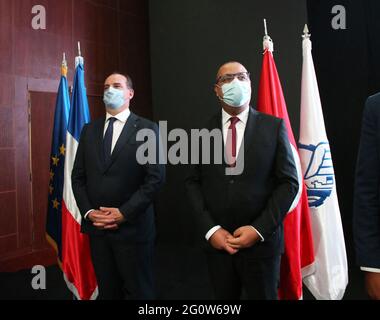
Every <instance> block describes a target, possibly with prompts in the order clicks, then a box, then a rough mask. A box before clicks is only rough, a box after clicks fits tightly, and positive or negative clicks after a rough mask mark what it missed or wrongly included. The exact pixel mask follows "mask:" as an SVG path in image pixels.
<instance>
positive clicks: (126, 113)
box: [106, 108, 131, 123]
mask: <svg viewBox="0 0 380 320" xmlns="http://www.w3.org/2000/svg"><path fill="white" fill-rule="evenodd" d="M130 115H131V110H129V108H128V109H126V110H124V111H122V112H120V113H118V114H117V115H116V116H113V115H111V114H109V113H108V112H107V113H106V123H107V121H108V120H109V119H110V118H116V119H117V120H119V121H120V122H123V123H126V122H127V120H128V118H129V116H130Z"/></svg>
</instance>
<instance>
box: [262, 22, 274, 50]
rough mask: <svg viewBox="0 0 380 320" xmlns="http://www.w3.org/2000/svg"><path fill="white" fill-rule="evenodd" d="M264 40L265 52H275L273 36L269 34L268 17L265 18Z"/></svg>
mask: <svg viewBox="0 0 380 320" xmlns="http://www.w3.org/2000/svg"><path fill="white" fill-rule="evenodd" d="M264 33H265V35H264V41H263V50H264V53H265V52H266V51H269V52H271V53H273V51H274V45H273V41H272V39H271V37H270V36H269V35H268V26H267V19H264Z"/></svg>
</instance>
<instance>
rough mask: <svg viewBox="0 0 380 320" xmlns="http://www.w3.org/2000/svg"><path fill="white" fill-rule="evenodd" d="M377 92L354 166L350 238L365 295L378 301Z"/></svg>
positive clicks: (379, 153) (379, 167)
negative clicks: (352, 220) (351, 232)
mask: <svg viewBox="0 0 380 320" xmlns="http://www.w3.org/2000/svg"><path fill="white" fill-rule="evenodd" d="M379 188H380V93H378V94H376V95H374V96H371V97H369V98H368V100H367V103H366V106H365V110H364V116H363V123H362V134H361V141H360V147H359V155H358V160H357V166H356V179H355V195H354V222H353V230H354V239H355V249H356V260H357V263H358V264H359V266H360V267H361V269H362V271H364V272H365V282H366V287H367V292H368V294H369V296H370V297H371V298H372V299H377V300H380V194H379Z"/></svg>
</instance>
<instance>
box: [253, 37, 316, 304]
mask: <svg viewBox="0 0 380 320" xmlns="http://www.w3.org/2000/svg"><path fill="white" fill-rule="evenodd" d="M257 106H258V111H260V112H263V113H267V114H270V115H273V116H276V117H278V118H282V119H284V121H285V124H286V127H287V130H288V137H289V141H290V144H291V147H292V151H293V155H294V160H295V162H296V166H297V170H298V180H299V185H300V190H299V192H298V195H297V197H296V198H295V200H294V203H293V205H292V206H291V208H290V210H289V214H288V215H287V216H286V217H285V220H284V237H285V253H284V255H283V256H282V260H281V279H280V288H279V298H280V299H284V300H285V299H286V300H300V299H302V277H303V276H306V275H309V274H311V273H312V272H314V270H313V268H314V266H313V263H314V248H313V238H312V231H311V223H310V213H309V206H308V200H307V194H306V189H305V188H304V182H303V176H302V169H301V163H300V158H299V155H298V151H297V144H296V141H295V139H294V135H293V131H292V128H291V125H290V121H289V116H288V111H287V108H286V103H285V99H284V94H283V91H282V87H281V82H280V79H279V76H278V73H277V68H276V64H275V62H274V59H273V43H272V40H271V39H270V38H269V37H268V36H266V37H265V38H264V61H263V67H262V72H261V78H260V83H259V90H258V104H257Z"/></svg>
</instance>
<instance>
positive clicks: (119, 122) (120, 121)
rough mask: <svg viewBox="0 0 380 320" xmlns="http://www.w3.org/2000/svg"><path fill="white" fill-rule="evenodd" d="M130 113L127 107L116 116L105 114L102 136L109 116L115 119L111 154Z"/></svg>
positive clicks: (86, 215) (107, 124) (106, 127)
mask: <svg viewBox="0 0 380 320" xmlns="http://www.w3.org/2000/svg"><path fill="white" fill-rule="evenodd" d="M130 115H131V111H130V110H129V109H126V110H124V111H122V112H120V113H119V114H117V115H116V116H113V115H111V114H109V113H108V112H107V114H106V122H105V124H104V132H103V137H104V135H105V134H106V131H107V129H108V126H109V121H108V120H109V119H110V118H115V119H116V120H115V122H114V123H113V136H112V145H111V154H112V152H113V150H114V149H115V146H116V143H117V141H118V140H119V138H120V135H121V132H122V131H123V129H124V126H125V124H126V123H127V121H128V118H129V116H130ZM92 211H94V209H91V210H89V211H88V212H87V213H86V214H85V216H84V218H85V219H87V217H88V215H89V213H90V212H92Z"/></svg>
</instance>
